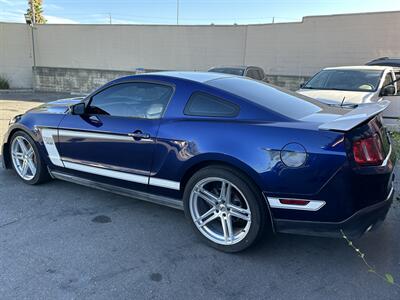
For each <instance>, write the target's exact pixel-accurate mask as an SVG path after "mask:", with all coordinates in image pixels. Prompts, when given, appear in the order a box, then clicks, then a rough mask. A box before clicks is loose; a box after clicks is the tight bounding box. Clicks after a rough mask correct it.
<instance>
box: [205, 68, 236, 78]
mask: <svg viewBox="0 0 400 300" xmlns="http://www.w3.org/2000/svg"><path fill="white" fill-rule="evenodd" d="M208 72H215V73H225V74H232V75H238V76H243V74H244V69H241V68H213V69H210V70H208Z"/></svg>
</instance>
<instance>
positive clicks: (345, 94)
mask: <svg viewBox="0 0 400 300" xmlns="http://www.w3.org/2000/svg"><path fill="white" fill-rule="evenodd" d="M297 92H298V93H300V94H302V95H304V96H308V97H311V98H314V99H317V100H320V101H322V102H324V103H329V102H331V103H342V101H343V99H344V102H343V104H360V103H368V102H372V100H373V97H374V92H353V91H337V90H311V89H300V90H298V91H297Z"/></svg>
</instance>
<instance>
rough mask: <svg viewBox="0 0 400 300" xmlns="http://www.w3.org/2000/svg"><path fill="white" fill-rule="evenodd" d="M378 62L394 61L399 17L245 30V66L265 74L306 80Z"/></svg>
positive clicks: (310, 20) (327, 19)
mask: <svg viewBox="0 0 400 300" xmlns="http://www.w3.org/2000/svg"><path fill="white" fill-rule="evenodd" d="M383 56H389V57H400V12H390V13H369V14H353V15H332V16H321V17H305V18H304V19H303V22H302V23H295V24H294V23H286V24H268V25H256V26H254V25H253V26H248V32H247V51H246V64H256V65H261V66H262V67H263V68H264V70H265V72H266V73H267V74H273V75H306V76H307V75H313V74H314V73H315V72H317V71H318V70H320V69H321V68H323V67H330V66H340V65H360V64H361V65H362V64H365V63H366V62H368V61H370V60H372V59H374V58H378V57H383Z"/></svg>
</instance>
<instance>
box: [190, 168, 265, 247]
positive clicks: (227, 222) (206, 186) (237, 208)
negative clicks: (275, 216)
mask: <svg viewBox="0 0 400 300" xmlns="http://www.w3.org/2000/svg"><path fill="white" fill-rule="evenodd" d="M184 207H185V213H186V216H187V217H188V218H189V219H190V221H191V223H192V225H193V227H194V228H195V230H196V231H197V232H198V233H199V234H200V236H201V237H202V238H203V239H204V240H205V241H206V242H207V243H208V244H210V245H211V246H213V247H214V248H217V249H219V250H222V251H226V252H238V251H242V250H244V249H246V248H247V247H249V246H251V245H252V244H253V243H254V242H256V240H257V239H258V237H260V236H261V234H262V232H263V229H264V225H265V224H266V221H267V219H268V212H267V208H266V204H265V203H263V200H262V199H261V196H260V195H259V193H257V189H255V188H254V186H253V185H252V183H251V182H250V181H249V180H247V179H246V178H245V177H244V176H241V174H240V173H238V172H236V171H235V170H233V169H230V168H226V167H207V168H204V169H201V170H200V171H198V172H197V173H195V174H194V175H193V177H192V178H191V179H190V180H189V182H188V184H187V186H186V189H185V194H184Z"/></svg>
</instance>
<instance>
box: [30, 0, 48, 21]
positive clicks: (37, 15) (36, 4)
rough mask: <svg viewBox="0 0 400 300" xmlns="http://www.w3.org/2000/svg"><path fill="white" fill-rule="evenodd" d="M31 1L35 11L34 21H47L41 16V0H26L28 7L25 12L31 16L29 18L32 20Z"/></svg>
mask: <svg viewBox="0 0 400 300" xmlns="http://www.w3.org/2000/svg"><path fill="white" fill-rule="evenodd" d="M32 2H33V8H34V11H35V19H34V20H35V23H36V24H45V23H46V22H47V20H46V19H45V18H44V16H43V8H42V4H43V0H28V5H29V8H28V10H27V13H28V14H29V16H30V17H31V20H33V14H32V9H31V8H32Z"/></svg>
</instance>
